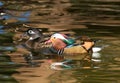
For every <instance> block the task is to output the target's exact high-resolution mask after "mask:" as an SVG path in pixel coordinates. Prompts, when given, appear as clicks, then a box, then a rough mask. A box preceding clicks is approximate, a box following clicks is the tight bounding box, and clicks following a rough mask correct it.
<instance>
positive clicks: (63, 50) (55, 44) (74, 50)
mask: <svg viewBox="0 0 120 83" xmlns="http://www.w3.org/2000/svg"><path fill="white" fill-rule="evenodd" d="M80 39H81V40H82V41H83V44H82V45H75V40H74V39H71V38H69V37H68V36H66V35H64V34H60V33H55V34H53V35H52V36H51V37H50V39H49V40H48V41H46V43H50V42H51V43H52V49H51V50H52V51H54V52H56V53H58V55H61V54H79V53H88V52H89V51H90V50H91V48H92V47H93V46H94V41H92V40H91V39H90V38H89V37H86V36H85V37H81V38H80Z"/></svg>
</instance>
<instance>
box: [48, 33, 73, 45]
mask: <svg viewBox="0 0 120 83" xmlns="http://www.w3.org/2000/svg"><path fill="white" fill-rule="evenodd" d="M56 40H61V41H63V42H64V43H65V44H67V45H70V44H73V43H74V40H72V39H70V38H69V37H68V36H67V35H65V34H61V33H55V34H53V35H52V36H51V37H50V39H49V40H48V41H47V42H48V43H49V42H55V41H56Z"/></svg>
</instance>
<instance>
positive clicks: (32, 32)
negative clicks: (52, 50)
mask: <svg viewBox="0 0 120 83" xmlns="http://www.w3.org/2000/svg"><path fill="white" fill-rule="evenodd" d="M24 38H27V39H28V40H35V39H38V38H41V39H42V38H43V34H42V30H41V29H37V28H29V29H28V30H27V31H25V33H24V34H22V36H21V40H22V39H24Z"/></svg>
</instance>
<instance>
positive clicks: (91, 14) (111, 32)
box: [0, 0, 120, 83]
mask: <svg viewBox="0 0 120 83" xmlns="http://www.w3.org/2000/svg"><path fill="white" fill-rule="evenodd" d="M1 1H2V0H1ZM2 3H3V4H4V5H3V7H4V8H5V9H6V10H7V12H9V13H10V14H9V13H8V14H7V15H4V16H1V17H2V18H6V21H2V20H1V26H5V27H4V28H3V27H2V28H0V33H1V34H0V40H1V41H0V45H1V46H4V47H5V48H4V50H3V49H2V50H1V49H0V52H1V53H0V54H1V55H0V63H1V64H0V68H1V72H0V77H1V78H0V82H1V83H16V82H17V81H18V80H17V79H14V78H13V77H11V75H13V74H14V73H17V72H16V70H15V69H16V68H21V67H23V66H25V65H23V63H24V64H25V62H22V61H20V63H16V62H13V61H11V59H10V56H8V55H6V54H8V53H10V52H9V50H12V51H14V49H13V48H14V46H15V45H14V43H12V42H13V40H12V37H13V35H14V34H19V33H21V32H22V31H24V29H25V28H24V27H23V26H22V24H27V25H29V26H32V27H36V28H44V30H48V31H59V32H69V33H71V34H72V33H74V34H75V35H87V36H90V37H91V38H93V39H95V40H101V41H100V42H97V46H105V45H107V46H108V47H105V48H104V49H103V50H102V51H101V52H99V53H98V54H99V57H93V59H92V60H93V61H92V63H90V64H86V63H85V62H84V63H83V65H82V66H78V67H76V68H73V69H70V70H64V71H60V72H56V73H55V74H52V75H51V76H50V77H49V80H50V83H120V80H119V79H120V74H119V72H120V56H119V55H120V52H119V50H120V41H119V40H120V32H119V29H120V10H119V9H120V1H119V0H58V1H56V0H29V1H25V0H23V1H19V2H18V1H17V0H16V1H15V0H12V1H9V0H8V1H7V0H6V1H4V0H3V2H2ZM1 7H2V6H1ZM45 28H46V29H45ZM15 29H17V31H16V32H15ZM11 32H12V33H11ZM8 47H10V49H8ZM13 59H14V60H18V59H19V57H18V56H17V58H16V57H14V58H13ZM21 63H22V65H23V66H21ZM19 64H20V65H19ZM8 68H9V69H8ZM22 73H24V72H22ZM27 77H29V76H24V79H27Z"/></svg>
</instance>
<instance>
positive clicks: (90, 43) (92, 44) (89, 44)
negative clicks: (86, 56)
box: [82, 42, 94, 50]
mask: <svg viewBox="0 0 120 83" xmlns="http://www.w3.org/2000/svg"><path fill="white" fill-rule="evenodd" d="M82 46H84V47H85V48H86V50H90V49H91V48H92V47H93V46H94V42H84V44H83V45H82Z"/></svg>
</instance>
